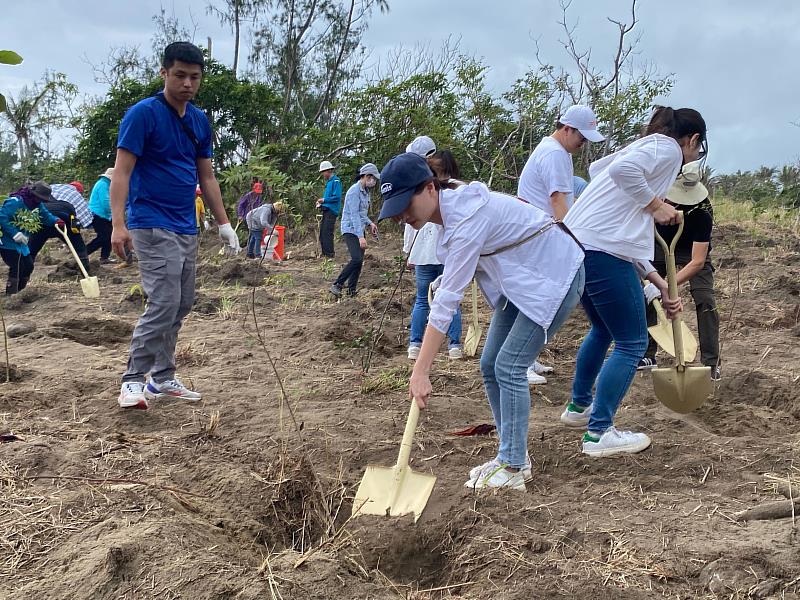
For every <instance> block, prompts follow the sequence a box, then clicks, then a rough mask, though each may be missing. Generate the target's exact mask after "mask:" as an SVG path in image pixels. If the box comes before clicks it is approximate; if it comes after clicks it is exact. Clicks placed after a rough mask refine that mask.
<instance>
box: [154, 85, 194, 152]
mask: <svg viewBox="0 0 800 600" xmlns="http://www.w3.org/2000/svg"><path fill="white" fill-rule="evenodd" d="M156 98H158V99H159V100H160V101H161V102H162V103H163V104H164V106H166V107H167V108H168V109H169V112H171V113H172V114H173V115H174V117H175V118H176V119H177V120H178V123H179V124H180V126H181V127H182V128H183V131H184V132H185V133H186V135H187V136H188V137H189V139H190V140H191V142H192V144H194V149H195V152H200V140H198V139H197V136H196V135H195V133H194V131H192V128H191V127H189V126H188V125H187V124H186V123H185V122H184V120H183V119H181V116H180V115H179V114H178V111H177V110H175V107H174V106H172V105H171V104H170V103H169V102H167V99H166V98H164V96H163V95H162V94H156Z"/></svg>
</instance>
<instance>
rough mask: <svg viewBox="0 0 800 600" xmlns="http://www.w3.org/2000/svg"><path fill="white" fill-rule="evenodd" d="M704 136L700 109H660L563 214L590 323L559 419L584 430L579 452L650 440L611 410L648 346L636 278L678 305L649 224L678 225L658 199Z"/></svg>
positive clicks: (594, 168)
mask: <svg viewBox="0 0 800 600" xmlns="http://www.w3.org/2000/svg"><path fill="white" fill-rule="evenodd" d="M705 140H706V123H705V121H704V120H703V117H702V116H701V115H700V113H699V112H697V111H696V110H694V109H691V108H680V109H677V110H675V109H672V108H670V107H668V106H659V107H656V109H655V111H654V112H653V115H652V117H651V119H650V122H649V124H648V125H647V127H646V128H645V131H644V135H643V137H641V138H640V139H638V140H637V141H635V142H633V143H632V144H630V145H629V146H626V147H625V148H623V149H621V150H619V151H618V152H615V153H614V154H611V155H609V156H606V157H604V158H602V159H600V160H598V161H596V162H594V163H593V164H592V165H591V167H590V168H589V175H590V176H591V182H590V183H589V186H588V187H587V188H586V190H585V191H584V192H583V194H582V195H581V200H580V202H578V203H576V204H575V205H574V206H573V207H572V208H571V209H570V210H569V212H568V213H567V216H566V218H565V219H564V223H565V224H566V225H567V226H568V227H569V228H570V230H571V231H572V232H573V233H574V234H575V236H577V238H578V239H579V240H580V241H581V242H582V244H583V246H584V248H585V250H586V259H585V261H584V266H585V267H586V289H585V291H584V293H583V296H582V297H581V304H583V307H584V309H585V310H586V314H587V316H588V317H589V321H590V322H591V325H592V326H591V329H590V330H589V333H588V335H587V336H586V338H584V340H583V343H582V344H581V347H580V349H579V351H578V356H577V363H576V368H575V379H574V381H573V384H572V401H571V402H570V403H569V404H568V405H567V407H566V408H565V409H564V412H563V413H562V415H561V421H562V423H564V424H565V425H567V426H569V427H578V428H585V429H586V433H585V434H584V436H583V453H584V454H587V455H589V456H595V457H601V456H611V455H614V454H620V453H635V452H640V451H642V450H644V449H645V448H647V447H648V446H650V443H651V440H650V438H649V437H648V436H647V435H646V434H644V433H634V432H631V431H619V430H617V429H616V428H615V427H614V417H615V415H616V412H617V409H618V408H619V405H620V403H621V402H622V398H623V397H624V396H625V394H626V393H627V391H628V388H629V387H630V385H631V382H632V381H633V376H634V375H635V373H636V368H637V366H638V364H639V361H640V360H641V359H642V357H643V356H644V354H645V350H646V349H647V320H646V318H645V303H644V301H643V299H642V286H641V283H640V281H641V278H643V277H644V278H646V279H647V280H648V281H650V283H652V284H653V285H655V286H656V288H658V290H659V291H660V292H661V298H662V303H663V305H664V309H665V312H666V314H667V316H668V317H670V318H673V317H674V316H675V315H676V314H677V313H678V312H679V311H680V310H681V308H682V307H681V302H680V299H679V298H670V296H669V290H668V287H667V282H666V281H664V279H663V278H662V277H661V276H660V275H659V274H658V273H657V272H656V271H655V269H654V268H653V266H652V265H651V264H650V262H649V261H651V260H652V259H653V255H654V250H655V248H654V246H655V241H654V237H653V225H654V223H657V224H659V225H674V224H677V223H680V221H681V213H680V212H678V211H677V210H675V208H674V207H673V206H671V205H670V204H668V203H667V202H665V201H664V197H665V195H666V194H667V190H669V188H670V186H671V185H672V183H673V182H674V181H675V179H676V178H677V176H678V173H679V172H680V171H681V168H682V166H683V165H684V164H685V163H689V162H693V161H696V160H697V159H698V158H699V156H700V153H701V150H702V149H703V148H704V146H705ZM612 341H613V342H614V349H613V350H612V352H611V354H610V355H609V356H608V359H606V353H607V351H608V349H609V347H610V345H611V342H612ZM595 387H596V391H595V393H594V396H593V394H592V390H593V388H595Z"/></svg>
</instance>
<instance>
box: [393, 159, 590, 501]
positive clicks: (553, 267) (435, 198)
mask: <svg viewBox="0 0 800 600" xmlns="http://www.w3.org/2000/svg"><path fill="white" fill-rule="evenodd" d="M381 181H382V185H381V194H383V199H384V202H383V208H382V209H381V214H380V217H379V218H381V219H385V218H393V219H394V220H396V221H403V222H405V223H408V224H409V225H411V226H412V227H414V228H415V229H419V228H421V227H422V226H423V225H424V224H425V223H429V222H432V223H437V224H439V225H441V226H442V227H443V231H442V236H441V238H440V240H439V244H438V247H437V256H438V257H439V259H440V260H442V261H443V262H444V273H443V275H442V279H441V284H440V286H439V287H438V289H437V290H436V294H435V296H434V298H433V303H432V304H431V311H430V317H429V319H428V326H427V328H426V329H425V336H424V337H423V341H422V348H421V350H420V353H419V357H418V358H417V362H416V363H415V365H414V370H413V371H412V374H411V379H410V382H409V394H410V396H412V397H413V398H415V399H416V401H417V403H418V404H419V406H420V408H424V407H425V405H426V404H427V402H428V399H429V398H430V395H431V383H430V379H429V373H430V369H431V366H432V364H433V360H434V358H435V356H436V352H437V350H438V349H439V347H440V346H441V343H442V341H444V338H445V335H446V333H445V332H446V331H447V328H448V326H449V325H450V321H451V319H452V318H453V315H454V314H455V312H456V310H457V308H458V304H459V302H460V301H461V299H462V297H463V294H464V289H465V288H466V287H467V285H469V283H470V281H471V280H472V278H473V276H474V277H475V279H476V280H477V282H478V285H479V286H480V288H481V291H482V292H483V295H484V297H485V298H486V301H487V302H488V304H489V305H490V306H491V307H492V308H493V309H494V314H493V316H492V322H491V325H490V327H489V332H488V334H487V337H486V343H485V345H484V349H483V353H482V355H481V373H482V374H483V381H484V387H485V389H486V395H487V398H488V400H489V405H490V407H491V410H492V415H493V416H494V421H495V425H496V426H497V431H498V434H499V436H500V447H499V451H498V454H497V457H496V458H494V459H492V460H490V461H489V462H487V463H484V464H483V465H480V466H478V467H475V468H474V469H472V471H470V476H469V479H468V481H467V483H466V485H467V486H468V487H472V488H483V487H509V488H512V489H516V490H522V491H524V490H525V479H526V477H530V460H529V459H528V455H527V441H528V417H529V414H530V402H531V397H530V389H529V388H528V380H527V377H526V374H525V372H526V369H527V368H528V365H530V364H531V363H532V362H533V359H534V358H535V357H536V356H537V355H538V353H539V351H540V350H541V349H542V346H544V344H545V342H546V341H547V339H548V337H552V336H553V334H554V333H555V332H556V331H557V330H558V328H559V327H560V326H561V324H562V323H563V322H564V320H565V319H566V318H567V316H568V315H569V313H570V312H571V311H572V309H573V308H574V307H575V305H576V304H577V302H578V299H579V297H580V295H581V292H582V290H583V267H582V263H583V252H582V251H581V249H580V246H579V244H578V242H577V240H575V239H574V238H572V237H571V235H569V233H568V232H567V231H566V230H565V228H561V227H560V226H559V225H558V224H556V223H555V222H554V221H553V220H552V218H551V217H550V216H549V215H547V214H545V213H544V212H542V211H541V210H539V209H538V208H536V207H534V206H531V205H529V204H525V203H523V202H521V201H520V200H518V199H517V198H514V197H512V196H507V195H505V194H499V193H496V192H491V191H489V189H488V188H487V187H486V186H485V185H483V184H482V183H478V182H473V183H471V184H469V185H465V186H461V187H459V188H457V189H455V190H447V189H445V190H443V189H441V184H440V182H439V180H438V179H437V178H436V177H434V175H433V173H432V172H431V170H430V169H429V168H428V165H427V164H426V163H425V160H424V159H423V158H422V157H420V156H418V155H416V154H411V153H406V154H401V155H399V156H396V157H394V158H393V159H392V160H390V161H389V162H388V163H387V165H386V166H385V167H384V168H383V171H382V172H381ZM554 256H557V257H558V260H553V257H554Z"/></svg>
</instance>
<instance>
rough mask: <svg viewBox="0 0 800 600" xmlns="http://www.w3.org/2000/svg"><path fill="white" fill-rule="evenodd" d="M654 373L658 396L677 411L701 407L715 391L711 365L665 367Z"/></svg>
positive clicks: (687, 410)
mask: <svg viewBox="0 0 800 600" xmlns="http://www.w3.org/2000/svg"><path fill="white" fill-rule="evenodd" d="M652 373H653V391H654V392H655V394H656V398H658V399H659V401H660V402H661V403H662V404H663V405H664V406H666V407H667V408H669V409H670V410H674V411H675V412H677V413H681V414H686V413H689V412H692V411H693V410H695V409H697V408H700V407H701V406H702V405H703V403H704V402H705V401H706V400H707V399H708V397H709V396H710V395H711V394H712V392H713V391H714V385H713V382H712V381H711V367H685V366H684V367H680V366H675V367H663V368H658V369H653V371H652Z"/></svg>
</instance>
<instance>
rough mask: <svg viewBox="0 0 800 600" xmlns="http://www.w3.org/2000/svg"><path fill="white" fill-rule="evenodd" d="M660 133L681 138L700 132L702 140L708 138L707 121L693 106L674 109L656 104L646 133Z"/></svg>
mask: <svg viewBox="0 0 800 600" xmlns="http://www.w3.org/2000/svg"><path fill="white" fill-rule="evenodd" d="M654 133H660V134H663V135H666V136H668V137H671V138H674V139H675V140H679V139H681V138H684V137H686V136H692V135H694V134H696V133H697V134H700V140H701V141H702V140H705V139H706V122H705V121H704V120H703V117H702V116H701V115H700V113H699V112H697V111H696V110H695V109H693V108H679V109H677V110H676V109H674V108H671V107H669V106H656V107H655V110H654V111H653V116H652V117H651V118H650V122H649V123H648V124H647V127H646V128H645V130H644V135H652V134H654Z"/></svg>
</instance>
